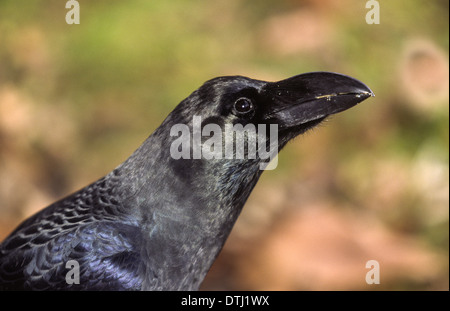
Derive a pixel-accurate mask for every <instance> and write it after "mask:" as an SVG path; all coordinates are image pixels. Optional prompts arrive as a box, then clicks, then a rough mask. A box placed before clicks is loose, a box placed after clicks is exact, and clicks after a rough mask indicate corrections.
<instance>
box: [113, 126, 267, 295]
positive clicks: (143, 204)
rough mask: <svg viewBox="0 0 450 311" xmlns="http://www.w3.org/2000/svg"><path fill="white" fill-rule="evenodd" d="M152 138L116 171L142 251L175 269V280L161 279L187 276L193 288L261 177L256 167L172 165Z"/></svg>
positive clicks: (207, 163)
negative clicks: (138, 225) (122, 179)
mask: <svg viewBox="0 0 450 311" xmlns="http://www.w3.org/2000/svg"><path fill="white" fill-rule="evenodd" d="M155 134H156V135H155ZM155 134H153V135H152V136H150V137H149V138H148V139H147V140H146V141H145V142H144V144H143V145H142V146H141V147H140V148H139V149H138V150H137V151H136V152H135V153H134V154H133V155H132V156H131V157H130V158H129V159H128V160H127V161H125V162H124V163H123V164H122V165H121V166H120V167H119V168H118V169H117V170H120V174H121V175H122V176H126V180H127V185H126V187H127V192H128V198H129V199H128V201H129V202H133V203H132V204H130V209H132V213H133V214H135V215H140V216H139V217H140V219H141V221H140V223H141V225H142V228H143V230H144V236H146V237H147V245H146V246H145V247H146V248H147V250H146V251H147V252H151V253H152V258H153V259H154V260H157V258H159V260H163V261H164V262H166V263H167V264H168V265H169V266H173V267H174V269H173V273H175V274H176V275H172V276H170V275H166V276H161V277H163V278H171V277H172V278H175V277H177V278H179V275H178V274H180V275H186V277H187V278H190V279H186V284H194V285H193V286H194V287H195V286H197V287H198V286H199V285H200V282H201V280H202V279H203V277H202V276H204V275H206V272H207V271H208V270H209V268H210V266H211V265H212V263H213V261H214V259H215V258H216V256H217V255H218V253H219V252H220V250H221V248H222V247H223V244H224V243H225V241H226V239H227V237H228V235H229V233H230V232H231V229H232V227H233V225H234V223H235V221H236V219H237V217H238V216H239V214H240V212H241V210H242V207H243V206H244V203H245V202H246V200H247V198H248V196H249V195H250V192H251V191H252V189H253V187H254V186H255V184H256V182H257V181H258V179H259V177H260V175H261V172H262V171H260V170H259V165H258V164H259V163H258V162H256V161H255V162H254V163H251V162H244V161H238V160H205V159H198V160H193V159H189V160H188V159H186V160H184V159H179V160H175V159H173V158H172V157H171V156H170V151H169V150H170V146H168V145H167V141H168V140H166V139H162V138H161V137H160V136H158V135H157V134H158V133H157V132H155ZM131 206H132V207H131ZM155 252H157V253H158V255H156V256H155ZM155 258H156V259H155ZM153 259H152V260H153ZM184 270H186V271H184ZM168 271H171V270H170V269H169V270H168ZM165 273H166V274H167V273H168V272H165ZM183 273H184V274H183ZM169 274H170V273H169ZM199 276H200V278H199V280H198V281H195V280H194V279H192V278H196V277H197V278H198V277H199ZM180 286H182V285H180ZM182 288H186V287H182ZM194 289H195V288H194Z"/></svg>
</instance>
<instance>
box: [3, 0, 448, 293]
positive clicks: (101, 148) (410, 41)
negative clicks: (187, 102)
mask: <svg viewBox="0 0 450 311" xmlns="http://www.w3.org/2000/svg"><path fill="white" fill-rule="evenodd" d="M79 4H80V8H81V11H80V13H81V14H80V24H79V25H68V24H67V23H66V21H65V17H66V13H67V12H68V11H69V10H68V9H66V8H65V1H63V0H45V1H44V0H35V1H25V0H1V1H0V240H3V239H4V238H5V237H6V236H7V234H8V233H9V232H10V231H11V230H13V229H14V228H15V227H16V226H17V225H18V224H19V223H20V222H21V221H22V220H23V219H25V218H26V217H28V216H30V215H31V214H33V213H35V212H37V211H38V210H40V209H42V208H43V207H45V206H47V205H48V204H50V203H52V202H53V201H55V200H56V199H59V198H61V197H63V196H65V195H67V194H69V193H71V192H73V191H75V190H78V189H79V188H81V187H84V186H85V185H87V184H88V183H90V182H92V181H94V180H96V179H98V178H100V177H102V176H104V175H105V174H107V173H108V172H110V171H111V170H112V169H113V168H115V167H116V166H117V165H118V164H120V163H121V162H122V161H123V160H125V159H126V158H127V157H128V156H129V155H130V154H131V153H132V152H133V151H134V150H135V149H136V148H137V147H138V146H139V145H140V144H141V142H143V141H144V140H145V139H146V138H147V136H148V135H149V134H150V133H151V132H152V131H153V130H154V129H155V128H156V127H158V126H159V124H160V123H161V122H162V120H163V119H164V118H165V117H166V116H167V114H168V113H169V112H170V111H171V110H172V109H173V108H174V107H175V106H176V105H177V104H178V103H179V102H180V101H181V100H182V99H184V98H185V97H187V96H188V95H189V94H190V93H191V92H192V91H193V90H195V89H196V88H198V87H199V86H200V85H201V84H202V83H203V82H204V81H206V80H208V79H210V78H213V77H216V76H221V75H235V74H239V75H245V76H249V77H252V78H256V79H262V80H270V81H275V80H280V79H284V78H287V77H290V76H292V75H296V74H299V73H303V72H308V71H322V70H324V71H335V72H340V73H343V74H347V75H351V76H353V77H355V78H357V79H359V80H361V81H363V82H365V83H366V84H367V85H369V86H370V87H371V88H372V90H373V91H374V92H375V94H376V97H374V98H370V99H368V100H366V101H364V102H363V103H362V104H360V105H358V106H356V107H354V108H352V109H351V110H349V111H347V112H345V113H343V114H339V115H336V116H334V117H333V118H330V120H329V121H327V122H325V123H324V124H322V125H321V126H319V127H318V128H316V129H315V130H312V131H310V132H308V133H307V134H305V135H303V136H301V137H298V138H296V139H295V140H294V141H293V142H291V143H290V144H289V145H288V146H287V147H286V148H284V150H283V152H281V154H280V156H279V163H278V167H277V169H276V170H274V171H266V172H265V173H264V174H263V175H262V177H261V179H260V182H259V183H258V185H257V186H256V188H255V190H254V191H253V193H252V195H251V197H250V198H249V201H248V203H247V205H246V206H245V208H244V210H243V212H242V214H241V217H240V218H239V220H238V222H237V223H236V225H235V227H234V229H233V231H232V233H231V236H230V238H229V239H228V241H227V243H226V245H225V247H224V249H223V251H222V252H221V254H220V255H219V258H218V259H217V261H216V262H215V264H214V265H213V267H212V269H211V271H210V273H209V274H208V277H207V279H206V280H205V282H204V284H203V285H202V288H201V289H203V290H380V289H382V290H448V289H449V270H448V267H449V261H448V260H449V259H448V246H449V244H448V243H449V231H448V228H449V222H448V215H449V63H448V62H449V60H448V49H449V33H448V31H449V2H448V1H446V0H442V1H438V0H435V1H424V0H423V1H420V0H414V1H413V0H410V1H379V4H380V24H378V25H377V24H372V25H369V24H367V23H366V14H367V13H368V12H369V9H366V8H365V4H366V1H362V0H340V1H337V0H320V1H319V0H278V1H269V0H261V1H244V0H218V1H208V2H206V1H198V0H194V1H192V0H191V1H182V0H173V1H162V0H145V1H144V0H128V1H118V0H108V1H105V0H97V1H86V0H79ZM368 260H377V261H378V262H379V264H380V284H379V285H368V284H367V283H366V281H365V277H366V273H367V272H369V270H370V269H368V268H366V262H367V261H368Z"/></svg>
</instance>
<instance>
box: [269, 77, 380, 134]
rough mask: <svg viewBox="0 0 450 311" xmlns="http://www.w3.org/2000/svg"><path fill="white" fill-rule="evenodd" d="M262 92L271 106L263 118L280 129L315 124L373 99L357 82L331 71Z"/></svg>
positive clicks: (361, 84)
mask: <svg viewBox="0 0 450 311" xmlns="http://www.w3.org/2000/svg"><path fill="white" fill-rule="evenodd" d="M263 92H264V93H265V95H266V96H268V97H269V98H268V99H269V100H270V101H271V103H272V104H271V105H270V107H271V108H270V111H267V113H266V114H265V117H264V118H265V120H267V121H268V122H271V121H274V122H276V123H278V126H279V127H280V128H290V127H293V126H298V125H302V124H305V123H308V122H312V121H318V122H317V123H319V122H320V121H322V120H323V119H324V118H326V117H327V116H329V115H332V114H336V113H339V112H341V111H344V110H347V109H349V108H351V107H353V106H355V105H356V104H358V103H360V102H362V101H363V100H365V99H367V98H368V97H371V96H375V94H374V93H373V92H372V90H371V89H370V88H369V87H368V86H367V85H365V84H364V83H362V82H361V81H358V80H356V79H354V78H352V77H349V76H346V75H342V74H338V73H332V72H310V73H305V74H301V75H297V76H294V77H291V78H288V79H286V80H282V81H279V82H271V83H268V84H267V85H266V86H264V89H263ZM312 123H316V122H312ZM312 125H314V124H312Z"/></svg>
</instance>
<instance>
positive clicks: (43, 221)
mask: <svg viewBox="0 0 450 311" xmlns="http://www.w3.org/2000/svg"><path fill="white" fill-rule="evenodd" d="M370 96H373V93H372V91H371V90H370V89H369V88H368V87H367V86H366V85H364V84H363V83H362V82H360V81H358V80H356V79H353V78H351V77H348V76H345V75H341V74H336V73H329V72H313V73H306V74H301V75H297V76H294V77H291V78H289V79H286V80H282V81H279V82H265V81H259V80H253V79H249V78H246V77H242V76H228V77H219V78H215V79H212V80H209V81H207V82H206V83H204V84H203V85H202V86H201V87H200V88H199V89H197V90H196V91H194V92H193V93H192V94H191V95H190V96H189V97H187V98H186V99H184V100H183V101H182V102H181V103H180V104H179V105H178V106H177V107H176V108H175V109H174V110H173V111H172V112H171V113H170V114H169V115H168V117H167V118H166V119H165V120H164V121H163V123H162V124H161V126H160V127H159V128H157V129H156V130H155V131H154V133H153V134H152V135H150V136H149V137H148V138H147V140H145V141H144V143H143V144H142V145H141V146H140V147H139V148H138V149H137V150H136V151H135V152H134V153H133V154H132V155H131V156H130V157H129V158H128V159H127V160H126V161H125V162H123V163H122V164H121V165H119V166H118V167H117V168H116V169H114V170H113V171H112V172H111V173H109V174H108V175H106V176H105V177H103V178H101V179H99V180H98V181H96V182H94V183H92V184H91V185H88V186H87V187H85V188H83V189H81V190H79V191H77V192H75V193H73V194H72V195H69V196H67V197H65V198H63V199H61V200H59V201H57V202H55V203H53V204H52V205H50V206H48V207H47V208H45V209H43V210H42V211H40V212H38V213H37V214H35V215H34V216H31V217H30V218H28V219H27V220H25V221H24V222H23V223H22V224H21V225H19V227H18V228H17V229H15V230H14V231H13V232H12V233H11V234H10V235H9V236H8V237H7V238H6V239H5V240H4V241H3V242H2V244H1V245H0V289H3V290H197V289H198V288H199V286H200V284H201V283H202V281H203V279H204V277H205V275H206V273H207V272H208V270H209V268H210V267H211V265H212V263H213V261H214V259H215V258H216V257H217V255H218V254H219V252H220V250H221V249H222V247H223V245H224V243H225V240H226V239H227V237H228V235H229V233H230V231H231V229H232V227H233V225H234V223H235V221H236V219H237V217H238V215H239V213H240V212H241V210H242V208H243V206H244V203H245V202H246V200H247V198H248V196H249V195H250V192H251V191H252V189H253V187H254V186H255V184H256V182H257V181H258V179H259V177H260V175H261V173H262V172H263V170H264V168H265V165H266V164H267V162H268V161H270V160H271V159H272V158H273V156H274V155H275V154H276V153H277V152H278V150H280V149H281V148H282V147H283V146H284V145H285V144H286V143H287V142H288V141H289V140H290V139H292V138H293V137H295V136H297V135H299V134H301V133H303V132H305V131H306V130H308V129H311V128H313V127H314V126H316V125H318V124H319V123H320V122H321V121H323V120H324V119H325V118H326V117H327V116H329V115H331V114H335V113H338V112H341V111H343V110H346V109H348V108H350V107H352V106H354V105H356V104H357V103H359V102H361V101H363V100H364V99H366V98H368V97H370ZM231 125H232V126H233V131H234V129H235V131H234V132H233V131H231V132H230V126H231ZM227 126H228V130H227ZM239 126H241V127H240V129H239ZM263 130H264V131H263ZM227 131H228V132H227ZM230 133H231V136H230V135H229V134H230ZM274 133H275V134H276V135H272V134H274ZM222 134H223V135H224V136H222ZM227 135H228V136H227ZM227 137H228V138H230V137H231V140H230V139H228V140H227V139H226V138H227ZM272 138H273V139H272ZM230 142H231V143H230ZM239 143H242V144H243V145H242V146H243V148H242V147H239V146H238V144H239ZM254 143H256V144H257V145H256V146H257V147H256V146H255V145H254ZM230 145H231V149H230ZM242 150H244V151H242ZM267 150H269V151H267Z"/></svg>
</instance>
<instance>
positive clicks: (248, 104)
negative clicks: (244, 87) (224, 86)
mask: <svg viewBox="0 0 450 311" xmlns="http://www.w3.org/2000/svg"><path fill="white" fill-rule="evenodd" d="M234 109H235V110H236V112H238V113H240V114H245V113H248V112H250V111H252V110H253V103H252V101H251V100H250V99H248V98H245V97H241V98H239V99H238V100H236V101H235V102H234Z"/></svg>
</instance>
